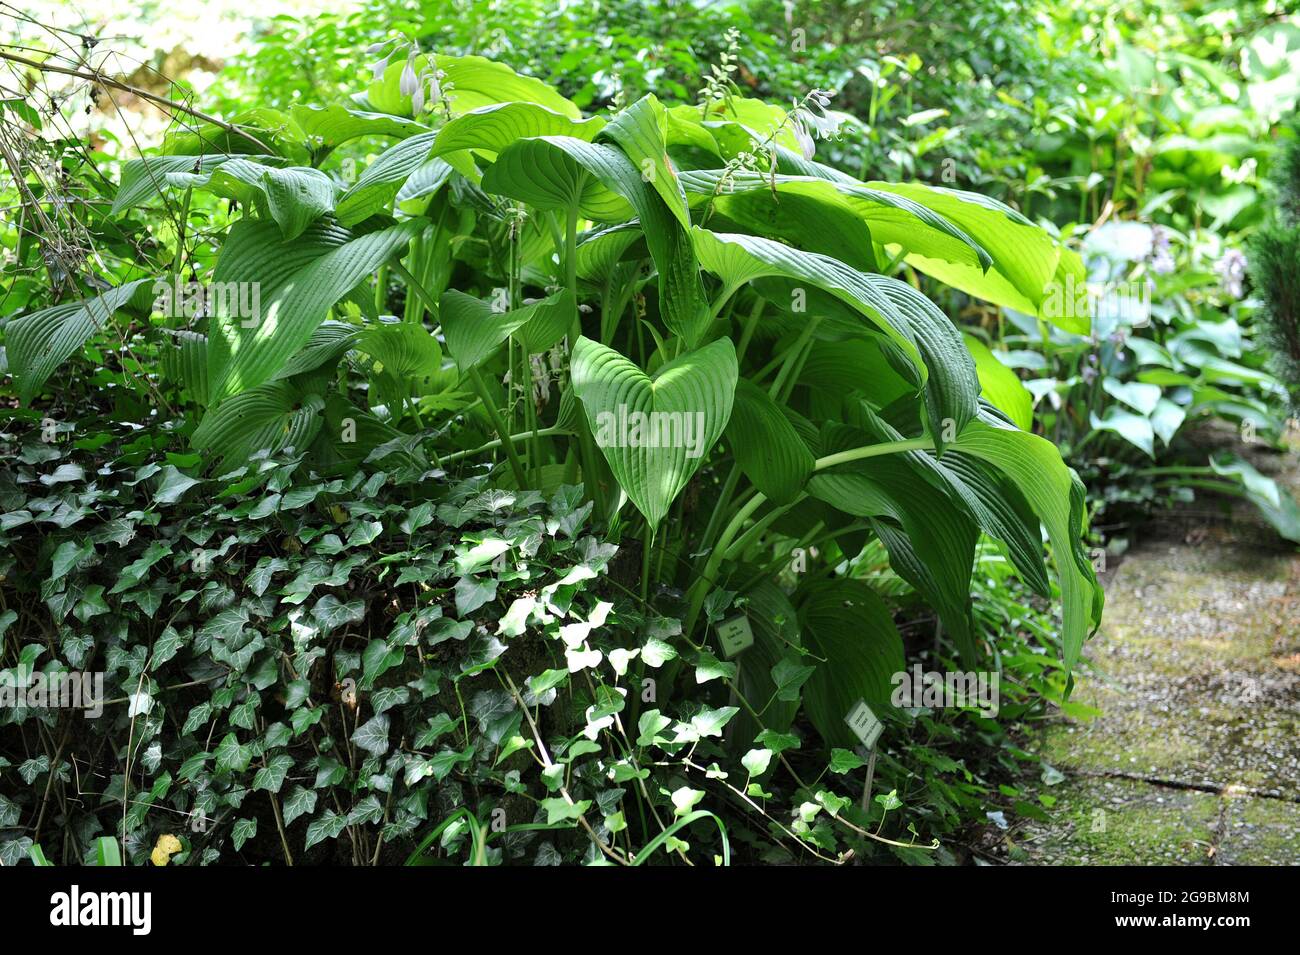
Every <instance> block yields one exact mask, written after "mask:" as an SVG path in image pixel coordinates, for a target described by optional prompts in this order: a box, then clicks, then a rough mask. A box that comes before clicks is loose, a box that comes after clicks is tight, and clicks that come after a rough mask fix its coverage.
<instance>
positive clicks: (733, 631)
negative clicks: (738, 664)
mask: <svg viewBox="0 0 1300 955" xmlns="http://www.w3.org/2000/svg"><path fill="white" fill-rule="evenodd" d="M718 641H719V642H720V643H721V644H722V654H723V656H725V657H726V658H727V659H728V660H730V659H731V658H732V657H734V656H735V655H736V654H738V653H741V652H743V651H745V650H748V649H749V648H750V647H752V646H753V645H754V631H753V630H751V629H750V626H749V618H748V617H746V616H745V615H744V614H741V615H740V616H739V617H732V618H731V619H730V620H725V621H723V622H722V623H720V624H718Z"/></svg>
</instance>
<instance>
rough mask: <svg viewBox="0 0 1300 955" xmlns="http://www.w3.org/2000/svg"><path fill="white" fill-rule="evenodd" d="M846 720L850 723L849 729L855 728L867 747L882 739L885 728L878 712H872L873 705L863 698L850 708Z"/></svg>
mask: <svg viewBox="0 0 1300 955" xmlns="http://www.w3.org/2000/svg"><path fill="white" fill-rule="evenodd" d="M844 722H846V723H848V724H849V729H851V730H853V732H854V735H856V736H857V738H858V739H860V740H862V745H863V746H865V747H866V748H867V749H871V747H873V746H875V745H876V740H878V739H880V733H881V730H883V729H884V726H883V725H881V722H880V720H878V719H876V714H875V713H873V712H871V707H869V706H867V704H866V703H865V702H863V701H862V700H858V702H857V704H856V705H855V706H854V707H853V709H851V710H849V715H848V716H846V717H844Z"/></svg>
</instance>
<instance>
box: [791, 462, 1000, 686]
mask: <svg viewBox="0 0 1300 955" xmlns="http://www.w3.org/2000/svg"><path fill="white" fill-rule="evenodd" d="M828 450H840V448H838V447H833V448H828ZM808 490H809V493H811V494H812V495H813V496H814V497H816V498H818V499H820V500H823V501H825V502H826V503H827V504H830V505H831V506H832V507H835V508H838V509H839V510H841V511H843V512H844V513H846V514H853V515H856V516H858V517H868V518H872V519H873V521H872V526H873V527H874V529H875V531H876V534H877V536H878V537H879V538H880V539H881V542H882V543H884V545H885V548H886V549H887V550H888V551H889V564H890V566H891V567H893V569H894V572H895V573H897V574H898V576H900V577H902V578H903V579H904V580H906V581H907V582H908V583H910V584H911V585H912V586H913V587H915V588H916V589H917V590H919V591H920V592H921V593H922V595H923V596H924V597H925V598H926V600H927V602H928V603H930V604H931V605H932V606H934V608H935V609H936V610H937V611H938V612H939V618H940V619H941V620H942V621H943V624H944V627H945V629H946V630H947V631H948V633H949V635H950V636H951V637H952V638H953V641H954V642H955V643H956V644H957V647H958V648H959V649H960V650H961V654H962V658H963V661H964V662H968V663H969V662H973V658H974V641H973V639H972V636H971V597H970V577H971V567H972V563H973V561H974V558H975V542H976V540H977V539H978V537H979V534H978V531H977V529H976V527H975V523H974V521H972V520H971V519H970V517H969V515H968V514H967V513H965V512H964V511H963V510H962V509H961V508H959V507H957V505H956V504H954V503H953V501H952V500H951V499H950V498H949V496H948V495H947V494H946V493H945V492H943V491H941V490H939V489H938V488H936V487H935V486H934V485H931V484H929V483H928V482H927V481H926V480H925V477H924V476H923V475H922V474H920V473H919V472H918V470H917V466H916V465H915V464H914V463H911V462H908V461H907V460H906V459H903V458H900V457H898V456H895V455H889V456H887V457H881V458H875V459H872V460H871V461H870V462H869V466H864V467H858V468H851V469H846V470H836V471H833V472H823V473H820V474H817V475H815V476H814V477H813V478H812V479H811V480H810V481H809V482H808Z"/></svg>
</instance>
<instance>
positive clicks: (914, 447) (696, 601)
mask: <svg viewBox="0 0 1300 955" xmlns="http://www.w3.org/2000/svg"><path fill="white" fill-rule="evenodd" d="M933 447H934V439H933V438H908V439H906V440H903V441H886V442H883V443H881V444H869V445H866V446H865V447H861V448H852V449H850V450H848V451H840V452H839V453H837V454H828V455H826V456H825V457H821V458H818V459H817V460H816V461H815V462H814V463H813V471H814V472H816V471H824V470H826V469H827V468H832V467H835V466H836V465H838V464H848V463H850V462H852V461H862V460H865V459H866V458H874V457H879V456H880V455H883V454H898V453H899V452H903V451H918V450H924V449H927V448H933ZM804 496H806V495H801V496H800V497H799V498H796V499H795V500H794V501H792V502H791V503H790V504H788V505H786V507H793V506H794V505H795V504H797V503H798V502H799V501H800V500H802V499H803V497H804ZM766 500H767V497H766V495H764V494H761V493H758V494H755V495H754V496H753V497H751V498H750V499H749V500H748V501H746V502H745V505H744V506H743V507H742V508H741V509H740V510H739V511H737V512H736V514H735V516H734V517H732V519H731V521H730V522H729V523H728V524H727V526H726V528H724V529H723V531H722V534H721V535H719V537H718V543H717V544H716V545H715V546H714V548H713V550H712V551H710V553H709V559H708V561H707V563H705V565H704V571H703V572H702V573H701V574H700V576H699V579H698V580H696V582H695V584H694V585H693V586H692V587H691V590H690V604H689V608H688V610H687V612H686V620H685V621H684V623H683V626H682V632H683V633H684V634H686V635H687V636H688V637H689V636H690V634H691V632H692V631H693V630H694V628H695V621H696V620H697V619H698V618H699V615H700V609H701V608H702V607H703V606H704V598H705V596H706V595H707V594H708V592H709V588H710V587H712V586H714V584H715V583H716V582H717V576H718V568H719V567H721V566H722V561H723V559H724V558H725V556H726V554H727V552H728V551H729V550H730V549H731V545H732V542H733V541H734V540H735V539H736V535H737V534H739V533H740V529H741V528H742V527H743V526H744V525H745V521H747V520H749V518H750V517H751V516H752V515H753V513H754V512H755V511H756V510H758V509H759V508H760V507H761V506H762V505H763V502H764V501H766Z"/></svg>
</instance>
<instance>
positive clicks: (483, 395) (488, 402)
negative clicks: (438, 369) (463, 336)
mask: <svg viewBox="0 0 1300 955" xmlns="http://www.w3.org/2000/svg"><path fill="white" fill-rule="evenodd" d="M469 380H470V384H472V385H473V386H474V390H475V391H477V392H478V396H479V399H480V400H481V401H482V402H483V410H484V411H485V412H486V413H487V416H488V420H490V421H491V422H492V427H493V428H495V429H496V432H497V434H498V435H500V437H501V444H502V446H503V447H504V448H505V449H506V457H507V458H509V459H510V468H511V470H513V471H514V474H515V480H516V481H517V482H518V483H519V490H521V491H522V490H524V489H525V488H526V487H528V476H527V474H526V473H525V472H524V464H523V462H522V461H520V460H519V452H517V451H516V450H515V445H514V442H513V441H511V440H510V432H508V431H507V430H506V426H505V423H504V422H503V421H502V420H501V415H500V413H499V412H498V411H497V408H496V405H495V404H493V403H492V394H491V392H489V391H488V387H487V384H486V382H484V381H483V376H482V375H481V374H479V370H478V369H477V368H471V369H470V372H469Z"/></svg>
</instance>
